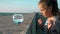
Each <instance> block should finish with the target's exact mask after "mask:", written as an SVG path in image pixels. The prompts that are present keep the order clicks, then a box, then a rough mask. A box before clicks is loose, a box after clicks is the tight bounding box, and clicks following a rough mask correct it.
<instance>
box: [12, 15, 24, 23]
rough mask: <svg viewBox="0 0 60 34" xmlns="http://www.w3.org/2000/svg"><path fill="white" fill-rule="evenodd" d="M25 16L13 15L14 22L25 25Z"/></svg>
mask: <svg viewBox="0 0 60 34" xmlns="http://www.w3.org/2000/svg"><path fill="white" fill-rule="evenodd" d="M23 20H24V19H23V15H22V14H14V15H13V22H14V23H16V24H21V23H23Z"/></svg>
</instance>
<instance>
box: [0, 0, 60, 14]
mask: <svg viewBox="0 0 60 34" xmlns="http://www.w3.org/2000/svg"><path fill="white" fill-rule="evenodd" d="M38 2H39V0H0V12H3V13H6V12H7V13H33V11H36V12H38V11H39V9H38ZM58 5H59V7H60V0H58Z"/></svg>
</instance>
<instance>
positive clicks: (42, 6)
mask: <svg viewBox="0 0 60 34" xmlns="http://www.w3.org/2000/svg"><path fill="white" fill-rule="evenodd" d="M39 6H40V8H44V9H46V8H47V5H46V4H45V3H40V4H39Z"/></svg>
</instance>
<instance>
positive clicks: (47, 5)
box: [38, 0, 60, 34]
mask: <svg viewBox="0 0 60 34" xmlns="http://www.w3.org/2000/svg"><path fill="white" fill-rule="evenodd" d="M38 7H39V9H40V12H41V14H42V15H43V16H44V17H46V18H47V21H46V24H45V25H47V29H48V31H47V34H60V33H59V32H60V27H59V26H60V20H59V19H58V17H59V16H58V15H57V14H58V13H59V11H58V4H57V1H56V0H40V2H39V4H38Z"/></svg>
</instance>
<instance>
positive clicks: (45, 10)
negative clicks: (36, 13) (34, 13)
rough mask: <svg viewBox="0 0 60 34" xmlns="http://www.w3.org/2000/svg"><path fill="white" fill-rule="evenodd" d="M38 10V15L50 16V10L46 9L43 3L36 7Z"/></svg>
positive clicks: (49, 8)
mask: <svg viewBox="0 0 60 34" xmlns="http://www.w3.org/2000/svg"><path fill="white" fill-rule="evenodd" d="M38 7H39V9H40V13H41V14H42V15H43V16H45V17H49V16H50V15H51V11H52V8H51V7H48V6H47V5H46V4H45V3H40V4H39V5H38Z"/></svg>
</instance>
